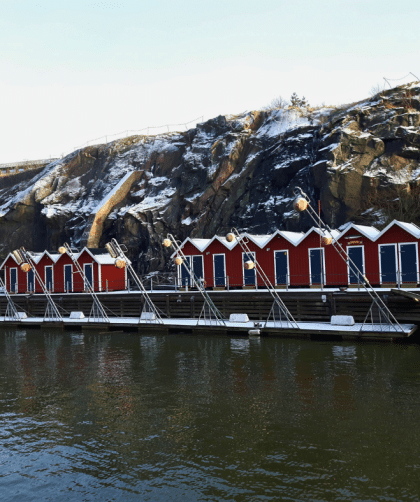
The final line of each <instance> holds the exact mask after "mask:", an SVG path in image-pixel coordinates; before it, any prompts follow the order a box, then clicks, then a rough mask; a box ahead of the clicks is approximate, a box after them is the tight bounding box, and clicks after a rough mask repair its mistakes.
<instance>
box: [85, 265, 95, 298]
mask: <svg viewBox="0 0 420 502" xmlns="http://www.w3.org/2000/svg"><path fill="white" fill-rule="evenodd" d="M86 267H92V284H91V285H90V286H91V288H92V289H93V291H95V279H94V277H95V275H94V273H95V269H94V267H93V263H83V275H84V277H83V288H84V289H87V288H86V286H87V277H86Z"/></svg>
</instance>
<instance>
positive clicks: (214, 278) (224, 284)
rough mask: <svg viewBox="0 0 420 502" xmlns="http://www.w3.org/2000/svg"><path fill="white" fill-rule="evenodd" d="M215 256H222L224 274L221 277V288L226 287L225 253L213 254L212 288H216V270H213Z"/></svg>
mask: <svg viewBox="0 0 420 502" xmlns="http://www.w3.org/2000/svg"><path fill="white" fill-rule="evenodd" d="M215 256H223V269H224V272H225V275H224V276H223V286H224V287H226V254H225V253H215V254H213V285H214V287H217V286H216V269H215V266H214V257H215ZM223 286H222V287H223Z"/></svg>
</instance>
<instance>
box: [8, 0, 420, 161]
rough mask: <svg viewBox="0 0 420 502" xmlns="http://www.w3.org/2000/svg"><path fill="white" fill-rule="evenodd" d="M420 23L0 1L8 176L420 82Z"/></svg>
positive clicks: (225, 6) (407, 7)
mask: <svg viewBox="0 0 420 502" xmlns="http://www.w3.org/2000/svg"><path fill="white" fill-rule="evenodd" d="M419 21H420V2H419V1H418V0H416V1H414V0H406V1H405V2H404V3H397V2H391V1H383V0H381V1H379V0H364V1H360V0H352V2H340V1H338V0H320V1H318V2H314V1H313V0H312V1H306V0H301V1H299V0H294V1H293V2H291V1H287V2H286V1H283V0H275V1H272V0H259V1H255V0H254V1H250V0H240V1H239V0H178V1H176V2H175V1H169V0H148V1H147V2H146V1H144V0H133V1H132V0H125V1H124V0H122V1H117V0H115V1H104V2H101V1H90V0H83V1H82V0H71V1H68V0H51V1H49V0H38V1H37V0H0V43H1V50H0V91H1V94H0V96H1V98H0V103H1V120H0V124H1V125H0V163H4V162H13V161H20V160H23V159H43V158H49V157H50V156H53V157H55V156H61V154H62V153H69V152H70V151H72V150H73V149H74V148H75V147H79V146H82V145H85V144H86V142H87V141H89V140H93V139H95V138H99V137H101V136H105V135H108V137H109V139H112V138H111V135H112V134H115V133H120V132H123V131H126V130H140V129H142V128H144V127H148V126H159V125H163V124H184V123H188V122H190V121H192V120H193V119H196V118H198V117H202V116H203V117H204V119H205V120H208V119H210V118H212V117H215V116H217V115H220V114H235V113H240V112H244V111H247V110H253V109H260V108H262V107H264V106H266V105H268V104H269V103H270V102H271V101H272V100H273V99H274V98H276V97H278V96H283V97H284V98H286V99H288V98H290V95H291V94H292V93H293V92H296V93H297V94H298V95H299V96H302V95H304V96H305V97H306V98H307V100H308V101H309V103H310V104H313V105H316V104H322V103H325V104H341V103H348V102H352V101H356V100H360V99H363V98H365V97H368V96H369V91H370V90H371V88H372V86H374V85H376V84H381V85H382V84H383V83H384V80H383V77H387V78H392V79H398V78H402V77H404V76H405V75H407V74H408V73H409V72H413V73H414V74H415V75H417V76H419V74H420V57H419V56H420V44H419V31H418V23H419ZM409 80H410V78H407V79H405V82H407V81H409ZM398 83H399V82H397V81H395V82H393V84H395V85H397V84H398ZM200 120H201V119H200ZM190 125H191V126H193V125H194V124H193V123H192V124H190ZM180 129H185V127H183V126H181V127H180Z"/></svg>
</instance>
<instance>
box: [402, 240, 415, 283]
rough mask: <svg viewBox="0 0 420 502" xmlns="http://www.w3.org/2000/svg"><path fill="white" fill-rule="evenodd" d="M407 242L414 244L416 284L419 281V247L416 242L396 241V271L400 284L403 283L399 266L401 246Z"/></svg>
mask: <svg viewBox="0 0 420 502" xmlns="http://www.w3.org/2000/svg"><path fill="white" fill-rule="evenodd" d="M407 244H414V245H415V246H416V277H417V284H418V283H419V247H418V243H417V242H399V243H398V269H397V273H398V276H399V278H400V284H403V278H402V267H401V246H406V245H407Z"/></svg>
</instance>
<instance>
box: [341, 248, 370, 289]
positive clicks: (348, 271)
mask: <svg viewBox="0 0 420 502" xmlns="http://www.w3.org/2000/svg"><path fill="white" fill-rule="evenodd" d="M353 248H362V264H363V270H362V276H363V277H365V275H366V274H365V271H366V264H365V246H364V244H357V245H356V246H347V247H346V254H347V256H348V255H349V249H353ZM347 284H350V267H349V260H348V259H347Z"/></svg>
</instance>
